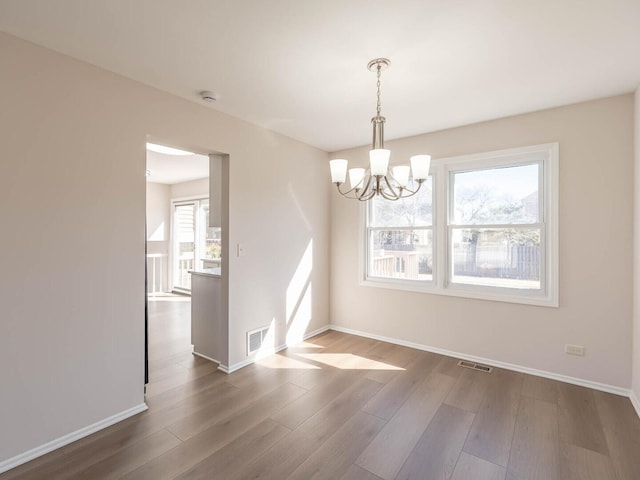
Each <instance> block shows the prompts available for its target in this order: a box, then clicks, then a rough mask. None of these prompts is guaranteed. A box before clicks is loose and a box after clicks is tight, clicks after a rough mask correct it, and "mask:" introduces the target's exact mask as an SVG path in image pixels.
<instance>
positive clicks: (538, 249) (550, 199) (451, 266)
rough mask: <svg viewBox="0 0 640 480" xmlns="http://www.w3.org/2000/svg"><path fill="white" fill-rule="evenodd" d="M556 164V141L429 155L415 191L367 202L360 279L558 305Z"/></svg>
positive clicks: (419, 289)
mask: <svg viewBox="0 0 640 480" xmlns="http://www.w3.org/2000/svg"><path fill="white" fill-rule="evenodd" d="M557 174H558V146H557V144H547V145H539V146H533V147H524V148H518V149H512V150H505V151H499V152H490V153H484V154H478V155H469V156H464V157H456V158H448V159H439V160H434V161H433V162H432V166H431V176H430V177H429V178H430V182H428V183H427V184H426V185H425V186H423V188H422V189H421V191H420V192H419V194H418V195H416V196H414V197H411V198H409V199H404V200H400V201H397V202H391V201H387V200H384V199H378V198H376V199H375V200H373V201H371V202H367V203H368V204H367V205H366V206H365V215H364V217H365V235H366V241H365V245H366V247H365V249H364V255H363V257H364V258H365V259H366V261H365V262H364V263H365V268H364V276H363V283H364V284H365V285H374V286H382V287H385V288H399V289H405V290H417V291H425V292H429V293H437V294H442V295H455V296H464V297H471V298H481V299H488V300H498V301H507V302H517V303H527V304H534V305H546V306H557V305H558V303H557V302H558V292H557V290H558V279H557V277H558V260H557V248H558V228H557V209H558V206H557V195H558V194H557V188H558V187H557V182H558V180H557ZM425 187H427V188H425ZM436 207H437V208H436Z"/></svg>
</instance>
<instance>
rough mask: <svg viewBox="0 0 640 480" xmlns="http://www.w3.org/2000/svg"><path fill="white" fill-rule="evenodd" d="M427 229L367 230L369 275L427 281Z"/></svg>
mask: <svg viewBox="0 0 640 480" xmlns="http://www.w3.org/2000/svg"><path fill="white" fill-rule="evenodd" d="M432 268H433V235H432V232H431V230H430V229H429V230H370V232H369V276H370V277H382V278H402V279H407V280H431V279H432Z"/></svg>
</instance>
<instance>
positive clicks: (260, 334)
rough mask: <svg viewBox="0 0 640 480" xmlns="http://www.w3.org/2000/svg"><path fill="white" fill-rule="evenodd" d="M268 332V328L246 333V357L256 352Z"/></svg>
mask: <svg viewBox="0 0 640 480" xmlns="http://www.w3.org/2000/svg"><path fill="white" fill-rule="evenodd" d="M268 332H269V327H263V328H258V329H257V330H251V331H250V332H247V355H251V354H252V353H255V352H257V351H258V350H260V347H262V342H264V339H265V338H266V336H267V333H268Z"/></svg>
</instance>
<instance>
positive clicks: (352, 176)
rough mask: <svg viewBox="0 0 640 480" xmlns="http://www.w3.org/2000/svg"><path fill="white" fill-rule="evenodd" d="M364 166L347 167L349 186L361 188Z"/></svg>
mask: <svg viewBox="0 0 640 480" xmlns="http://www.w3.org/2000/svg"><path fill="white" fill-rule="evenodd" d="M364 171H365V170H364V168H351V169H349V181H350V182H351V188H358V189H360V188H362V187H363V186H364V182H363V180H364Z"/></svg>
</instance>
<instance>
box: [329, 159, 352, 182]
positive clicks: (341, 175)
mask: <svg viewBox="0 0 640 480" xmlns="http://www.w3.org/2000/svg"><path fill="white" fill-rule="evenodd" d="M348 164H349V162H348V161H347V160H344V159H342V158H336V159H335V160H331V161H330V162H329V168H331V182H332V183H344V181H345V180H346V179H347V165H348Z"/></svg>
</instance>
